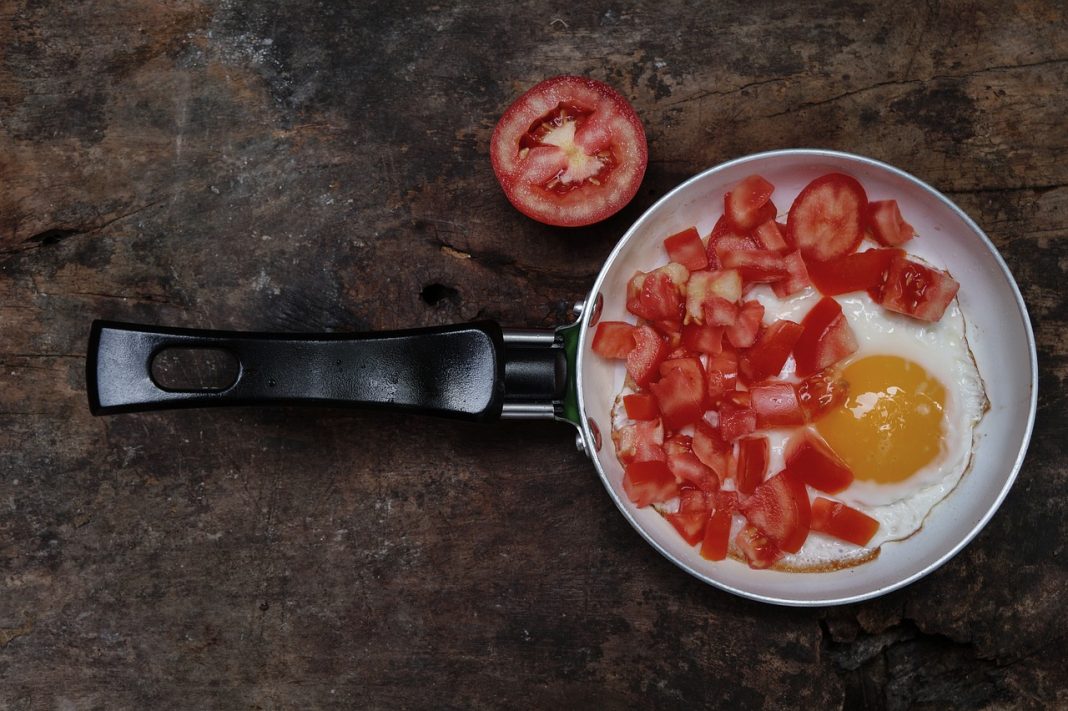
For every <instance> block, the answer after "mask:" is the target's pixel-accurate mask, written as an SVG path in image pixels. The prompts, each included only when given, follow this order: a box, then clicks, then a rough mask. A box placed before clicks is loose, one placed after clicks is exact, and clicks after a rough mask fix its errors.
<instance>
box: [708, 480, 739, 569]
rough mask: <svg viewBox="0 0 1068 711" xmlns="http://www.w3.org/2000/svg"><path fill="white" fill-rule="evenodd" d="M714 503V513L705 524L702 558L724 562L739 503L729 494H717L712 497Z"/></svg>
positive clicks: (711, 513) (712, 512) (710, 514)
mask: <svg viewBox="0 0 1068 711" xmlns="http://www.w3.org/2000/svg"><path fill="white" fill-rule="evenodd" d="M712 503H713V507H712V511H711V512H710V513H709V516H708V521H707V523H706V524H705V538H704V540H703V541H702V542H701V557H702V558H704V559H706V560H723V559H724V558H726V557H727V547H728V545H729V543H730V536H731V523H732V519H733V510H734V508H735V507H736V506H737V503H736V499H734V498H733V497H731V496H730V495H729V493H728V492H718V493H716V494H715V495H714V496H713V497H712Z"/></svg>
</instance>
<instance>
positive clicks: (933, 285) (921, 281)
mask: <svg viewBox="0 0 1068 711" xmlns="http://www.w3.org/2000/svg"><path fill="white" fill-rule="evenodd" d="M958 289H960V284H958V283H957V280H956V279H954V278H953V277H951V276H950V275H949V274H948V273H946V272H944V271H941V270H939V269H934V268H932V267H928V266H926V265H924V264H920V263H919V262H914V261H912V260H911V259H908V258H906V257H904V256H897V257H895V258H894V260H893V261H892V262H890V267H889V269H888V270H887V274H886V284H885V285H884V287H883V291H882V295H881V300H880V303H881V304H882V305H883V307H885V308H887V309H890V310H891V311H896V312H898V313H901V314H905V315H906V316H912V317H913V318H917V319H920V320H921V321H938V320H939V319H941V318H942V314H944V313H945V311H946V307H948V306H949V304H950V302H951V301H953V297H954V296H956V295H957V290H958Z"/></svg>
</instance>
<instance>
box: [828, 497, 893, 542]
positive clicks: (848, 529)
mask: <svg viewBox="0 0 1068 711" xmlns="http://www.w3.org/2000/svg"><path fill="white" fill-rule="evenodd" d="M812 530H813V531H819V532H820V533H826V534H827V535H828V536H834V537H835V538H838V539H841V540H843V541H848V542H849V543H855V544H856V545H858V546H866V545H868V541H870V540H871V539H872V536H874V535H875V532H876V531H878V530H879V522H878V521H876V520H875V519H874V518H872V517H871V516H868V515H867V514H866V513H863V512H861V511H857V510H856V509H854V508H851V507H849V506H846V505H845V504H843V503H840V502H838V501H831V500H830V499H825V498H823V497H822V496H817V497H816V499H815V500H814V501H813V502H812Z"/></svg>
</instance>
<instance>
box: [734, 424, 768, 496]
mask: <svg viewBox="0 0 1068 711" xmlns="http://www.w3.org/2000/svg"><path fill="white" fill-rule="evenodd" d="M770 456H771V446H770V445H769V443H768V438H767V437H743V438H742V439H740V440H738V468H737V470H736V471H735V472H734V482H735V484H736V485H737V486H738V491H740V492H742V493H743V494H752V493H753V492H754V491H755V490H756V488H757V487H758V486H760V485H761V484H762V483H763V482H764V476H765V475H766V474H767V473H768V458H769V457H770Z"/></svg>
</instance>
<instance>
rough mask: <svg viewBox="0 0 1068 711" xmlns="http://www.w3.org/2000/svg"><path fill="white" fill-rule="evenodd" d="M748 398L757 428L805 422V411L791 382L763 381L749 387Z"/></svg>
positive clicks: (789, 425) (787, 425)
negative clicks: (754, 414) (760, 383)
mask: <svg viewBox="0 0 1068 711" xmlns="http://www.w3.org/2000/svg"><path fill="white" fill-rule="evenodd" d="M749 398H750V401H751V403H752V408H753V412H755V413H756V422H757V427H758V428H759V429H768V428H771V427H793V426H796V425H803V424H805V411H804V410H803V409H801V401H800V400H798V398H797V390H796V388H795V386H794V384H793V383H787V382H782V383H765V384H763V385H754V386H753V387H751V388H749Z"/></svg>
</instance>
